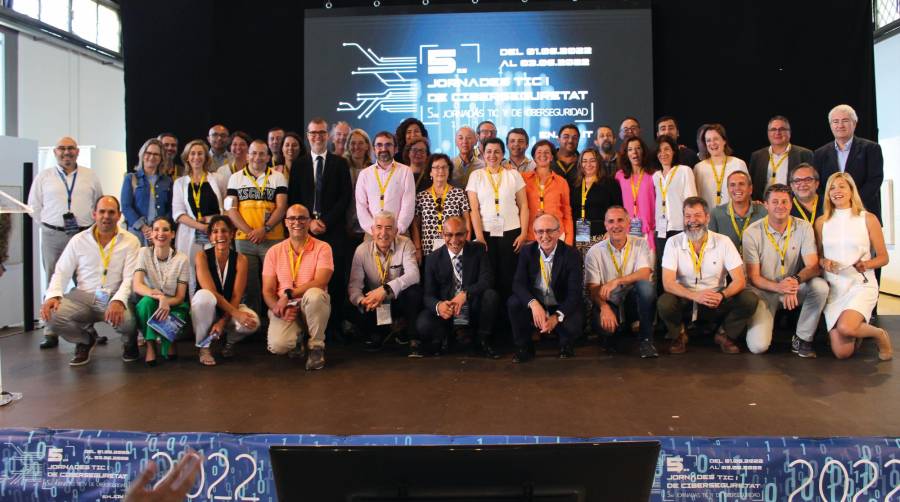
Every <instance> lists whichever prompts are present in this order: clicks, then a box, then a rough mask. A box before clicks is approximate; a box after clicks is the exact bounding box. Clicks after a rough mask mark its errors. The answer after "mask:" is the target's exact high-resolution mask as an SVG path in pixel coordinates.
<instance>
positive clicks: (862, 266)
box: [853, 260, 869, 274]
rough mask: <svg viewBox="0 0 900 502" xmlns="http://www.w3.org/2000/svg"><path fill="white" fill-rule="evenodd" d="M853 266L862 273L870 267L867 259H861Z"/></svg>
mask: <svg viewBox="0 0 900 502" xmlns="http://www.w3.org/2000/svg"><path fill="white" fill-rule="evenodd" d="M853 268H855V269H856V271H857V272H859V273H860V274H864V273H865V272H866V270H868V269H869V268H868V267H867V266H866V261H865V260H859V261H858V262H856V263H854V264H853Z"/></svg>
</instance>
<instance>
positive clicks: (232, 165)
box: [229, 162, 243, 174]
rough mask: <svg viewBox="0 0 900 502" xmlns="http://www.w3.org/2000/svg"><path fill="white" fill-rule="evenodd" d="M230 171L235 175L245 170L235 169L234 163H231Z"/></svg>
mask: <svg viewBox="0 0 900 502" xmlns="http://www.w3.org/2000/svg"><path fill="white" fill-rule="evenodd" d="M229 169H230V170H231V174H234V173H236V172H238V171H240V170H241V169H243V168H240V169H235V167H234V162H232V163H231V167H229Z"/></svg>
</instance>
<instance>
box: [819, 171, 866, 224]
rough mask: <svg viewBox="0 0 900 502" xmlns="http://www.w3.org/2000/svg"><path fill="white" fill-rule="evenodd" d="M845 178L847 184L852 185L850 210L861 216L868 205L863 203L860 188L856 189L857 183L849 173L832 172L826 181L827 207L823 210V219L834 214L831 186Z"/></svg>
mask: <svg viewBox="0 0 900 502" xmlns="http://www.w3.org/2000/svg"><path fill="white" fill-rule="evenodd" d="M839 179H843V180H844V181H846V182H847V185H849V186H850V192H851V193H850V210H851V211H853V215H854V216H859V213H861V212H863V211H865V210H866V206H864V205H863V202H862V199H860V198H859V190H857V189H856V183H855V182H854V181H853V177H852V176H850V175H849V174H847V173H842V172H840V171H838V172H836V173H834V174H832V175H831V176H829V177H828V182H826V183H825V209H824V210H823V211H822V216H821V217H822V221H828V220H829V219H831V217H832V216H834V210H835V209H836V208H835V207H834V203H832V202H831V195H830V193H831V186H832V185H834V182H835V181H837V180H839Z"/></svg>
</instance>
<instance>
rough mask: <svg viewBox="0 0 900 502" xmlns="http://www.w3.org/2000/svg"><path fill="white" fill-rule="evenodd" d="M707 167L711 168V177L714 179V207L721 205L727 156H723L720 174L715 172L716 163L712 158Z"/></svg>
mask: <svg viewBox="0 0 900 502" xmlns="http://www.w3.org/2000/svg"><path fill="white" fill-rule="evenodd" d="M709 165H711V166H712V172H713V177H714V178H715V179H716V205H717V206H718V205H719V204H721V203H722V182H723V181H725V166H726V165H728V156H727V155H726V156H725V162H723V163H722V174H719V173H717V172H716V163H715V162H713V158H712V157H710V158H709Z"/></svg>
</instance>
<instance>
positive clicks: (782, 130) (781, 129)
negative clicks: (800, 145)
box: [769, 127, 791, 134]
mask: <svg viewBox="0 0 900 502" xmlns="http://www.w3.org/2000/svg"><path fill="white" fill-rule="evenodd" d="M769 132H770V133H772V134H775V133H779V134H784V133H786V132H791V130H790V129H788V128H787V127H771V128H769Z"/></svg>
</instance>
